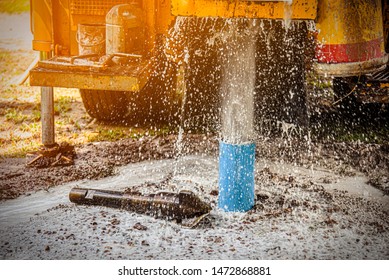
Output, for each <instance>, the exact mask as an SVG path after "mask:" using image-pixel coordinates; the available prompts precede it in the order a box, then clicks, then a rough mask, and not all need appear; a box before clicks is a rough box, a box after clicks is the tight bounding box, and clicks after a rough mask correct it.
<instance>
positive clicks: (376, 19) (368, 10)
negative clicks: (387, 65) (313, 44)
mask: <svg viewBox="0 0 389 280" xmlns="http://www.w3.org/2000/svg"><path fill="white" fill-rule="evenodd" d="M316 28H317V29H318V30H319V32H318V35H317V40H318V41H319V42H320V43H322V44H353V43H361V42H367V41H370V40H375V39H377V38H383V21H382V9H381V0H353V1H350V0H320V1H319V9H318V17H317V22H316ZM381 48H382V50H383V49H384V41H383V40H382V44H381Z"/></svg>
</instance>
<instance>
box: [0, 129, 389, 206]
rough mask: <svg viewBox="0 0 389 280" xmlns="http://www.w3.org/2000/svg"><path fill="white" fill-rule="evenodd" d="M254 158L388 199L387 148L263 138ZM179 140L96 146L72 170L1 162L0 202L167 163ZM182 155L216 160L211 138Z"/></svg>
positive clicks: (190, 142) (192, 138) (198, 138)
mask: <svg viewBox="0 0 389 280" xmlns="http://www.w3.org/2000/svg"><path fill="white" fill-rule="evenodd" d="M256 143H257V152H256V153H257V158H259V159H269V160H273V161H276V162H281V163H292V164H295V165H300V166H304V167H310V166H314V167H324V168H327V169H329V170H332V171H333V172H334V173H335V174H340V175H352V174H355V173H356V172H362V173H364V174H365V175H366V176H367V178H368V180H369V183H370V184H371V185H373V186H375V187H376V188H378V189H380V190H382V191H383V192H384V193H385V194H387V195H389V145H388V144H367V143H358V142H355V143H334V142H327V143H326V142H317V143H312V142H309V141H302V140H301V139H298V138H289V139H288V138H282V137H271V138H267V137H261V138H258V139H257V141H256ZM176 144H177V135H166V136H155V137H146V136H145V137H142V138H140V139H122V140H119V141H117V142H95V143H88V144H85V145H80V146H77V147H75V152H76V156H75V159H74V164H73V165H70V166H54V167H45V168H40V167H34V166H32V167H28V166H27V163H28V161H30V160H31V156H29V157H27V158H5V159H2V160H1V161H0V200H6V199H12V198H16V197H18V196H20V195H23V194H29V193H32V192H35V191H38V190H47V189H49V188H51V187H54V186H57V185H60V184H64V183H67V182H71V181H77V180H82V179H100V178H104V177H107V176H113V175H115V174H116V172H117V167H119V166H123V165H126V164H128V163H135V162H141V161H150V160H156V159H169V158H174V157H175V156H176V155H177V149H176ZM182 144H183V150H182V154H183V155H185V154H200V153H201V154H204V153H206V154H209V155H216V154H217V151H218V139H217V137H216V136H215V135H205V134H188V135H186V136H185V137H184V140H183V143H182Z"/></svg>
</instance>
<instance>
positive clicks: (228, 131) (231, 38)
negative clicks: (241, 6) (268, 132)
mask: <svg viewBox="0 0 389 280" xmlns="http://www.w3.org/2000/svg"><path fill="white" fill-rule="evenodd" d="M258 31H259V26H258V24H257V21H256V20H255V19H254V20H231V21H230V28H229V29H228V30H226V31H225V32H224V33H223V34H222V35H221V40H222V43H223V47H222V49H221V52H220V58H221V61H222V65H223V68H222V72H223V79H222V84H221V98H222V111H221V119H222V127H221V134H222V140H223V141H225V142H227V143H231V144H239V143H247V142H250V141H251V140H252V139H253V137H254V90H255V64H256V63H255V51H256V35H257V34H258Z"/></svg>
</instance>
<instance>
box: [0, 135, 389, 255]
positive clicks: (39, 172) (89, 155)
mask: <svg viewBox="0 0 389 280" xmlns="http://www.w3.org/2000/svg"><path fill="white" fill-rule="evenodd" d="M217 142H218V141H217V139H216V138H215V137H213V136H205V135H191V136H187V137H185V140H184V142H183V143H185V148H184V149H183V150H184V151H185V153H183V155H182V156H181V157H179V158H176V159H174V155H175V151H176V150H175V147H174V146H175V143H176V137H175V136H168V137H156V138H144V139H141V140H138V141H135V140H121V141H118V142H115V143H94V144H89V145H85V146H82V147H78V148H77V149H76V151H77V153H78V155H77V159H76V160H75V165H74V166H68V167H53V168H46V169H36V168H28V169H27V168H26V167H24V164H23V161H21V160H19V164H17V163H16V160H12V161H13V162H14V171H13V172H14V174H15V175H14V176H9V177H8V178H6V179H5V180H2V182H8V184H9V185H10V186H11V185H13V186H14V188H10V189H9V192H7V193H8V195H9V196H17V195H18V194H21V193H23V192H24V191H27V190H28V191H29V193H30V195H29V196H24V195H22V196H19V197H18V198H16V199H8V200H5V201H2V202H0V209H1V211H0V212H1V214H0V224H1V228H0V236H1V237H0V240H1V245H0V256H1V258H3V259H388V258H389V253H388V252H389V248H388V244H389V222H388V219H387V217H388V213H389V199H388V195H387V194H386V195H385V193H384V192H383V191H381V190H378V189H377V188H374V187H372V185H371V183H369V180H370V181H371V180H372V179H373V178H376V179H377V178H380V186H381V187H382V188H384V189H385V190H386V192H387V181H385V180H386V179H385V176H384V175H381V176H378V175H377V176H373V175H372V176H373V177H372V178H371V179H368V178H369V175H367V174H363V173H362V172H361V171H360V170H362V169H364V170H365V171H369V172H368V173H369V174H373V173H375V174H381V173H379V172H378V171H377V169H378V170H381V171H382V170H384V174H385V175H387V174H388V173H387V169H385V168H387V163H388V162H387V157H385V156H386V155H387V153H386V150H385V147H384V146H379V145H364V146H363V148H364V149H360V148H361V146H358V145H349V146H347V145H340V144H339V145H334V144H331V145H330V144H320V145H318V144H315V145H314V144H311V145H309V146H306V145H304V147H302V146H300V147H298V146H297V145H292V144H291V143H290V145H288V147H285V140H282V139H261V141H258V143H257V160H256V166H255V170H256V171H255V198H256V199H255V206H254V208H253V209H252V210H250V211H248V212H247V213H235V214H234V213H225V212H223V211H220V210H219V209H218V207H217V193H218V183H217V182H218V170H217V162H218V160H217V147H218V143H217ZM278 145H279V146H278ZM292 147H293V148H292ZM294 147H297V148H294ZM356 151H363V152H360V153H359V154H358V153H357V152H356ZM304 154H305V155H304ZM265 155H266V156H265ZM142 157H147V159H146V158H142ZM166 158H170V159H166ZM162 159H164V160H162ZM12 161H11V160H10V161H9V162H12ZM125 163H129V164H127V165H124V166H122V165H123V164H125ZM3 167H4V165H3ZM9 174H10V175H11V174H12V173H11V172H9ZM172 175H173V176H172ZM105 176H108V177H106V178H102V177H105ZM167 178H168V181H166V180H167ZM82 179H84V180H82ZM90 179H92V180H90ZM74 180H77V181H74ZM377 180H378V179H377ZM64 182H68V183H67V184H64V185H61V184H62V183H64ZM160 182H164V183H163V184H160ZM17 186H19V187H17ZM32 186H33V187H32ZM50 186H53V187H51V188H50ZM34 187H37V188H45V189H46V190H41V191H37V192H35V191H36V190H32V189H33V188H34ZM73 187H86V188H100V189H107V190H128V189H130V190H131V191H137V192H142V193H155V192H157V191H161V190H164V191H173V192H177V191H179V190H182V189H189V190H191V191H193V192H194V193H195V194H196V195H198V196H199V197H200V198H201V199H202V200H203V201H205V202H207V203H209V204H210V205H211V206H212V208H213V210H212V211H211V213H210V215H209V216H208V217H206V218H205V219H204V220H203V221H202V222H201V223H200V224H199V225H198V226H197V227H196V228H191V229H188V228H186V227H184V226H183V225H182V224H180V223H178V222H176V221H174V220H173V221H167V220H165V219H155V218H153V217H150V216H146V215H141V214H136V213H133V212H129V211H124V210H118V209H112V208H107V207H101V206H82V205H75V204H73V203H71V202H69V200H68V194H69V192H70V190H71V188H73ZM15 189H19V192H17V191H13V192H12V191H11V190H15ZM34 192H35V193H34ZM189 222H190V221H188V223H189ZM183 223H184V224H185V223H187V222H186V221H183Z"/></svg>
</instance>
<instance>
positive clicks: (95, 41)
mask: <svg viewBox="0 0 389 280" xmlns="http://www.w3.org/2000/svg"><path fill="white" fill-rule="evenodd" d="M76 39H77V43H78V54H79V55H86V54H97V55H104V54H105V25H104V24H78V28H77V37H76Z"/></svg>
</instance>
